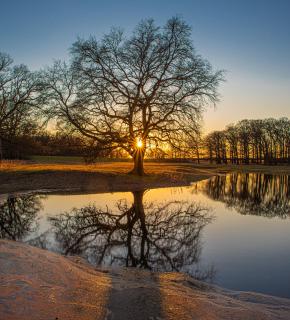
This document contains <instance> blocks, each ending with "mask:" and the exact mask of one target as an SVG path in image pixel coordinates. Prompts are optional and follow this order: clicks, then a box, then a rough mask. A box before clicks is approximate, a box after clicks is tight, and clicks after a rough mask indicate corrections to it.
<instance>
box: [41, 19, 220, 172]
mask: <svg viewBox="0 0 290 320" xmlns="http://www.w3.org/2000/svg"><path fill="white" fill-rule="evenodd" d="M71 52H72V62H71V64H69V65H68V64H65V63H62V62H56V63H55V64H54V65H53V66H52V67H51V68H49V69H47V70H46V71H44V72H43V82H44V87H45V91H44V92H45V96H46V106H48V108H47V111H48V112H49V114H50V115H52V116H56V117H57V118H58V119H59V120H60V121H62V122H63V123H66V124H69V126H71V127H72V128H73V129H74V130H76V131H78V132H79V133H81V134H82V135H84V136H86V137H87V138H89V139H92V140H93V141H95V143H97V144H99V145H102V146H104V147H106V146H107V145H110V147H113V148H122V149H123V150H125V151H126V152H127V153H128V155H130V156H131V157H132V158H133V159H134V163H135V166H134V170H133V172H135V173H137V174H140V175H142V174H143V158H144V155H145V152H146V148H147V147H148V146H149V145H151V144H155V145H156V144H158V143H167V144H170V145H177V142H178V141H179V139H180V136H181V135H184V134H187V133H189V132H191V134H192V132H193V130H197V129H198V120H199V117H200V113H201V111H202V109H203V107H204V106H205V105H206V104H208V103H215V102H216V101H217V99H218V94H217V87H218V84H219V83H220V81H221V80H222V79H223V73H222V71H214V70H213V69H212V66H211V65H210V63H209V62H207V61H206V60H205V59H203V58H202V57H201V56H200V55H198V54H196V53H195V50H194V47H193V44H192V40H191V28H190V27H189V26H188V25H187V24H186V23H185V22H184V21H182V20H181V19H179V18H172V19H170V20H168V22H167V23H166V24H165V26H164V27H162V28H161V27H158V26H156V25H155V23H154V21H153V20H151V19H149V20H144V21H142V22H141V23H140V24H139V25H138V26H137V27H136V29H135V30H134V32H133V33H132V35H131V36H125V33H124V32H122V31H121V30H119V29H112V30H111V32H110V33H109V34H107V35H105V36H104V37H103V38H102V40H97V39H96V38H94V37H91V38H89V39H88V40H82V39H79V40H78V41H77V42H76V43H74V45H73V47H72V49H71Z"/></svg>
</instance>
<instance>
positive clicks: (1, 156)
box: [0, 137, 3, 162]
mask: <svg viewBox="0 0 290 320" xmlns="http://www.w3.org/2000/svg"><path fill="white" fill-rule="evenodd" d="M2 160H3V149H2V139H1V137H0V162H1V161H2Z"/></svg>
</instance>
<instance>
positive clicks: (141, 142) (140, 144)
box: [136, 138, 143, 148]
mask: <svg viewBox="0 0 290 320" xmlns="http://www.w3.org/2000/svg"><path fill="white" fill-rule="evenodd" d="M136 146H137V148H142V147H143V141H142V139H141V138H138V139H137V141H136Z"/></svg>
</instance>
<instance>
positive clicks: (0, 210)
mask: <svg viewBox="0 0 290 320" xmlns="http://www.w3.org/2000/svg"><path fill="white" fill-rule="evenodd" d="M40 199H41V197H40V196H36V195H33V194H26V195H21V196H8V197H7V199H6V201H4V202H2V203H0V238H1V239H4V238H5V239H10V240H23V238H24V237H25V236H27V235H29V234H30V233H31V232H33V231H35V229H36V228H37V226H38V225H37V220H36V217H37V213H38V211H39V210H40V209H41V201H40Z"/></svg>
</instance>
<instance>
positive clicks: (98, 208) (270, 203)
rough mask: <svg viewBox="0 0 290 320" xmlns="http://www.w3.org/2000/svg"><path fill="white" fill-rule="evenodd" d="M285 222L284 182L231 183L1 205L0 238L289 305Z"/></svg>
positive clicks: (10, 199) (289, 234)
mask: <svg viewBox="0 0 290 320" xmlns="http://www.w3.org/2000/svg"><path fill="white" fill-rule="evenodd" d="M289 217H290V177H289V176H287V175H277V176H274V175H266V174H228V175H224V176H216V177H213V178H211V179H208V180H204V181H201V182H198V183H194V184H192V185H191V186H188V187H174V188H162V189H152V190H145V191H138V192H122V193H121V192H116V193H105V194H81V195H79V194H70V195H69V194H65V195H64V194H62V195H53V194H49V195H43V194H23V195H17V196H11V195H10V196H2V197H1V202H0V238H6V239H13V240H18V241H23V242H26V243H29V244H31V245H34V246H37V247H41V248H45V249H48V250H52V251H55V252H59V253H61V254H65V255H72V254H76V255H80V256H82V257H84V258H85V259H87V260H88V261H89V262H90V263H92V264H95V265H104V266H128V267H140V268H147V269H150V270H153V271H177V272H178V271H182V272H186V273H189V274H190V275H192V276H194V277H196V278H198V279H202V280H206V281H210V282H213V283H215V284H218V285H220V286H223V287H225V288H229V289H233V290H245V291H256V292H261V293H266V294H271V295H277V296H281V297H288V298H290V219H289Z"/></svg>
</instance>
